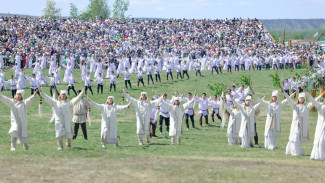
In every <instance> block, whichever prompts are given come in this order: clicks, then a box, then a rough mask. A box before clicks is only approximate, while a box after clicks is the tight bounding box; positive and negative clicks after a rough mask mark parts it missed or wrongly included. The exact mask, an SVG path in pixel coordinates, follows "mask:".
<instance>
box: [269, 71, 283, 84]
mask: <svg viewBox="0 0 325 183" xmlns="http://www.w3.org/2000/svg"><path fill="white" fill-rule="evenodd" d="M269 77H270V78H272V84H273V86H274V87H276V88H281V80H280V77H279V74H278V71H276V72H275V74H270V75H269Z"/></svg>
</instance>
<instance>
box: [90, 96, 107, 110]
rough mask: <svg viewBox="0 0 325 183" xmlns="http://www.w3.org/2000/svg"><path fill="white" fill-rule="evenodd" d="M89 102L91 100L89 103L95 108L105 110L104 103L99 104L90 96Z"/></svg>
mask: <svg viewBox="0 0 325 183" xmlns="http://www.w3.org/2000/svg"><path fill="white" fill-rule="evenodd" d="M88 102H89V104H90V105H92V106H93V107H94V108H95V109H97V110H100V111H103V110H104V107H105V105H104V104H97V103H96V102H94V101H92V100H90V99H89V98H88Z"/></svg>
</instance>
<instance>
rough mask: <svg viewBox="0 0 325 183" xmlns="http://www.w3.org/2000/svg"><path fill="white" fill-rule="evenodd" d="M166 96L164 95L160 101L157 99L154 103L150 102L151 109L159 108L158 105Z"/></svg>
mask: <svg viewBox="0 0 325 183" xmlns="http://www.w3.org/2000/svg"><path fill="white" fill-rule="evenodd" d="M165 93H166V92H165ZM165 93H164V94H165ZM164 94H162V95H161V96H160V97H159V98H158V99H156V100H154V101H150V104H151V108H153V107H156V106H158V104H159V103H160V102H161V101H162V99H163V96H164Z"/></svg>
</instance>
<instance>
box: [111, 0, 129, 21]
mask: <svg viewBox="0 0 325 183" xmlns="http://www.w3.org/2000/svg"><path fill="white" fill-rule="evenodd" d="M129 4H130V2H129V0H115V3H114V8H113V18H114V19H125V12H126V11H127V10H128V8H129Z"/></svg>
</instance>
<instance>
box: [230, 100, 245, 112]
mask: <svg viewBox="0 0 325 183" xmlns="http://www.w3.org/2000/svg"><path fill="white" fill-rule="evenodd" d="M232 101H233V102H234V104H235V105H236V106H237V107H238V109H240V110H243V106H241V105H240V104H239V103H238V102H237V101H236V100H232Z"/></svg>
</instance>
